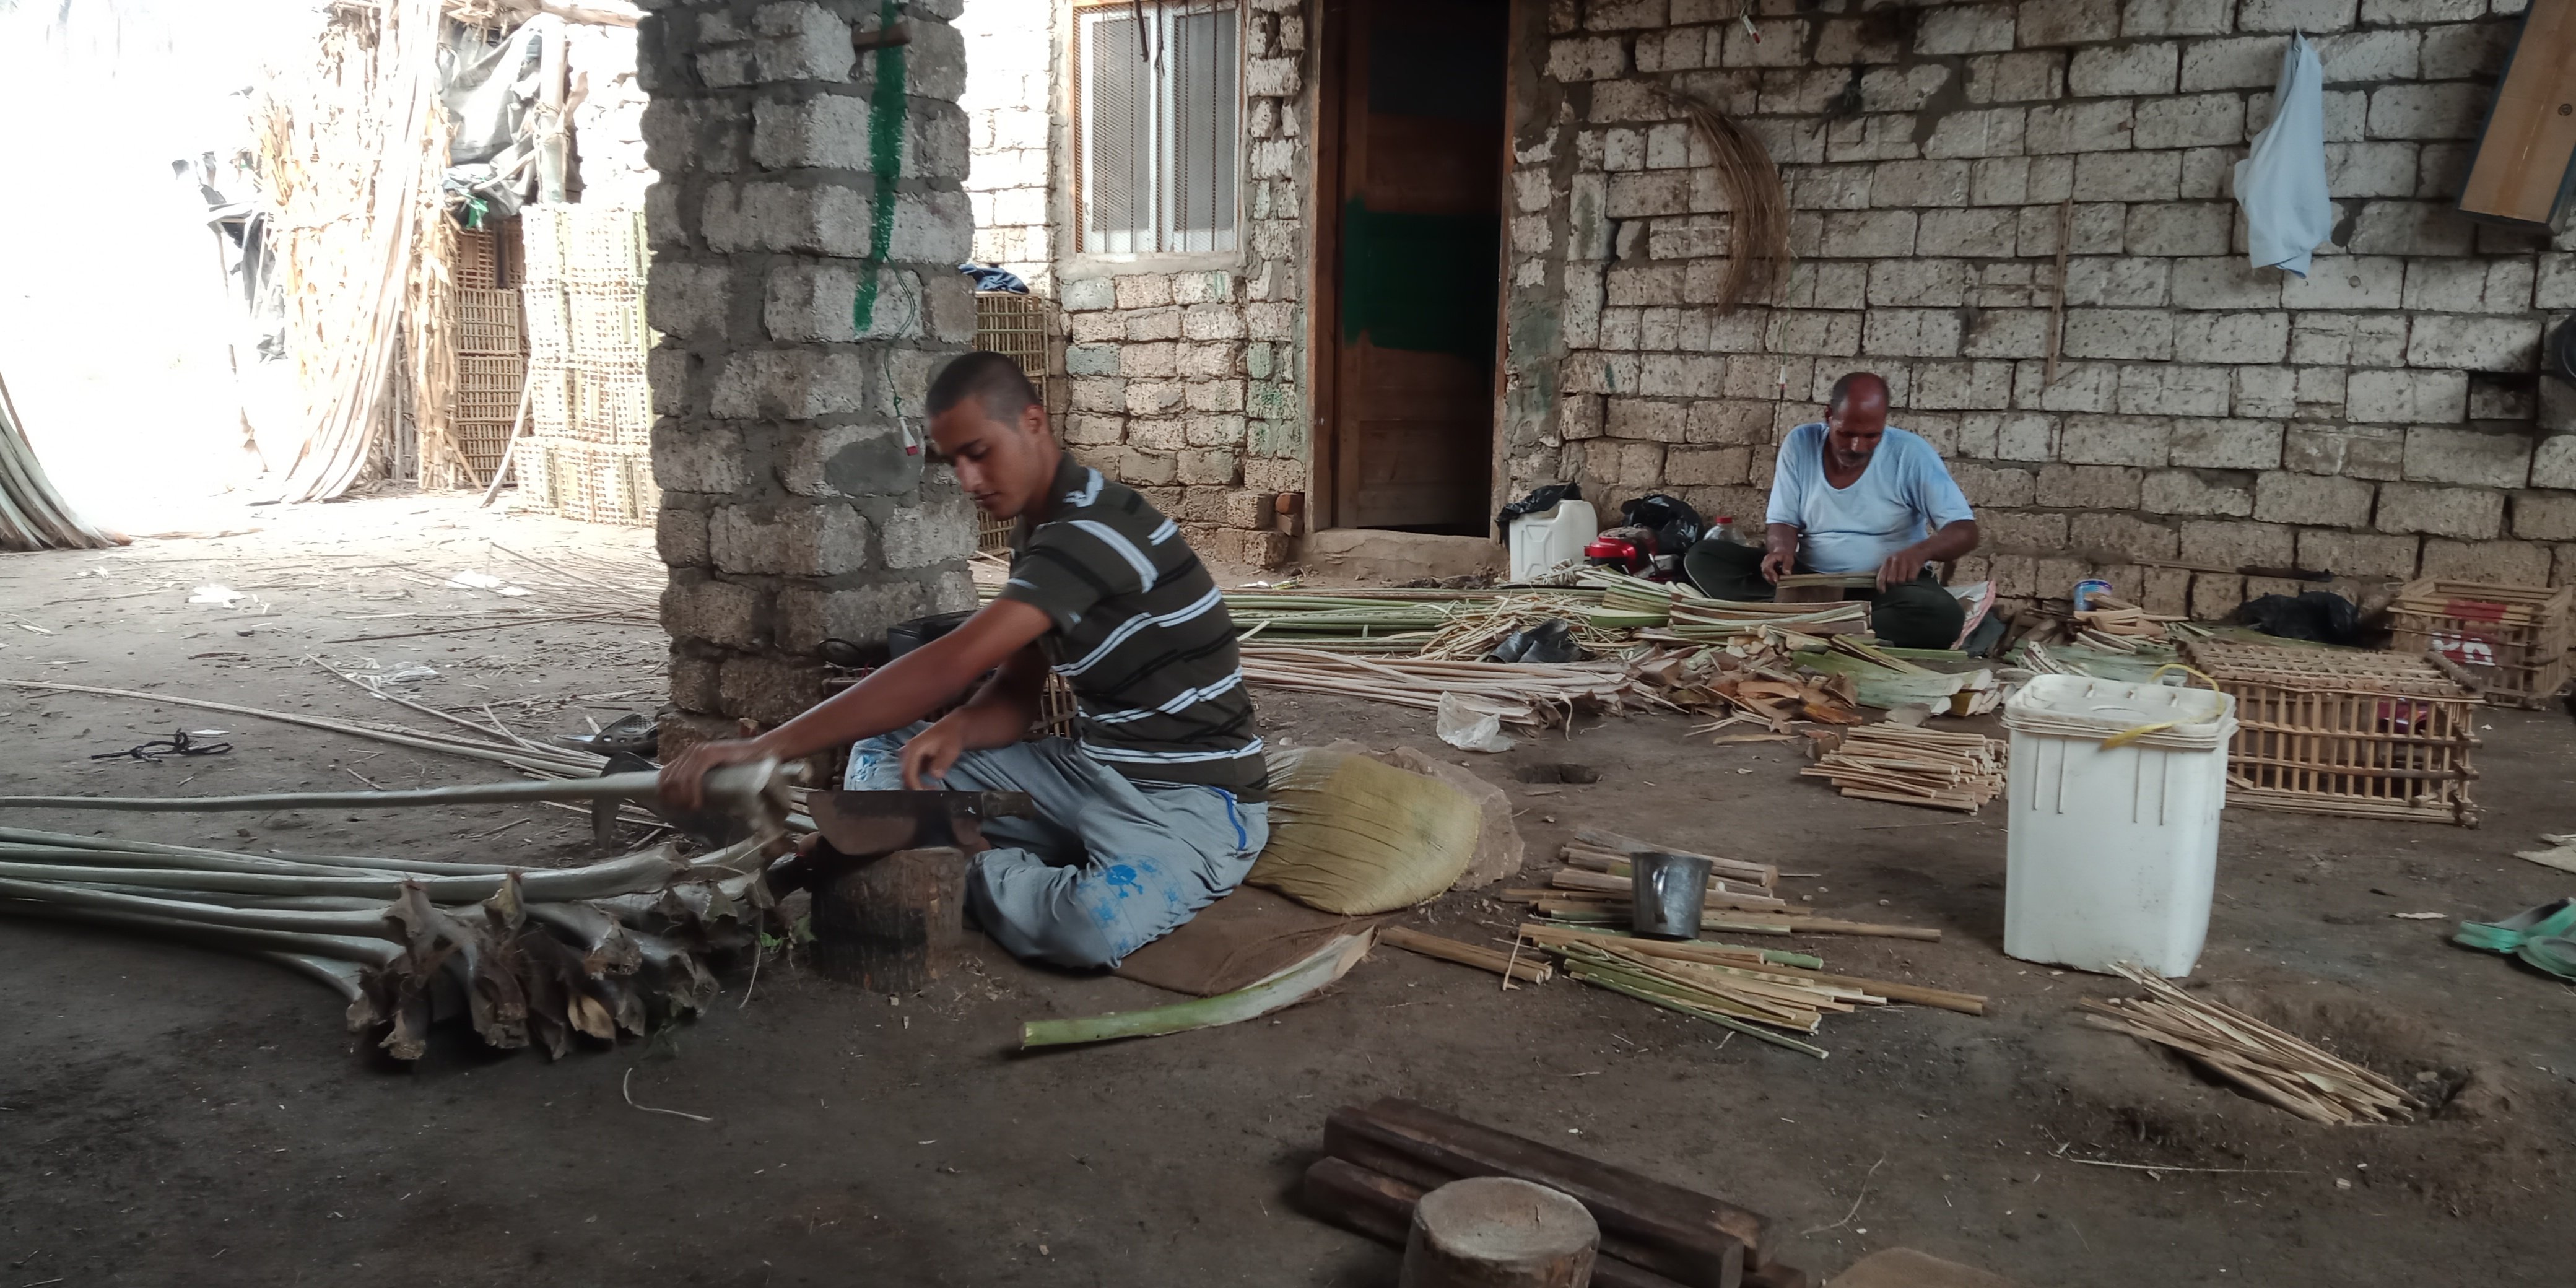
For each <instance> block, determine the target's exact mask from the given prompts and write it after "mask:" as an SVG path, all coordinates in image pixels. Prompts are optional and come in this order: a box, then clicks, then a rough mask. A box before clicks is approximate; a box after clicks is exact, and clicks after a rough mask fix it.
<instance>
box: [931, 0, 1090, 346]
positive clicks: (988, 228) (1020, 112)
mask: <svg viewBox="0 0 2576 1288" xmlns="http://www.w3.org/2000/svg"><path fill="white" fill-rule="evenodd" d="M1055 12H1056V5H1055V0H966V5H965V8H964V11H963V12H961V13H960V14H959V15H958V17H957V31H958V34H960V35H962V36H963V37H965V40H966V93H965V96H964V97H963V98H961V99H959V100H958V106H960V107H962V108H964V109H965V110H966V131H967V139H968V152H969V154H970V158H971V159H970V162H969V164H968V166H967V171H966V196H967V200H969V201H970V202H972V203H973V204H974V210H975V262H976V263H979V264H996V265H999V266H1001V267H1003V268H1007V269H1009V270H1011V271H1012V272H1014V273H1017V274H1019V275H1020V278H1021V280H1022V281H1025V282H1027V283H1028V284H1029V289H1030V290H1032V291H1034V292H1036V293H1038V294H1040V295H1051V294H1053V293H1054V291H1053V288H1054V268H1055V245H1056V243H1055V237H1054V231H1055V230H1054V216H1053V214H1052V213H1051V208H1050V205H1049V193H1050V191H1051V185H1052V184H1053V182H1054V179H1055V174H1056V170H1055V166H1054V154H1053V149H1054V148H1055V146H1056V112H1055V102H1056V93H1055V86H1056V66H1057V63H1058V60H1059V58H1060V57H1061V53H1060V51H1061V50H1062V49H1063V47H1064V46H1063V42H1061V41H1058V40H1049V39H1047V38H1046V37H1045V33H1046V32H1048V31H1049V30H1051V29H1052V28H1053V26H1054V24H1055Z"/></svg>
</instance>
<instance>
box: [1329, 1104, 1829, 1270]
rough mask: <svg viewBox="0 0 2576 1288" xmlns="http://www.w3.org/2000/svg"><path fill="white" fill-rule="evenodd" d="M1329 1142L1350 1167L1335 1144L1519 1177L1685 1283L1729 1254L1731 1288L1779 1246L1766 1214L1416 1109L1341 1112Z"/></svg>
mask: <svg viewBox="0 0 2576 1288" xmlns="http://www.w3.org/2000/svg"><path fill="white" fill-rule="evenodd" d="M1324 1134H1325V1152H1327V1153H1331V1154H1336V1155H1340V1156H1342V1157H1349V1155H1347V1154H1344V1153H1343V1151H1342V1150H1340V1149H1337V1148H1335V1144H1336V1142H1347V1141H1351V1140H1359V1141H1365V1142H1367V1143H1369V1144H1372V1145H1375V1146H1377V1147H1378V1148H1379V1149H1381V1150H1384V1151H1390V1152H1394V1153H1399V1154H1403V1155H1405V1156H1407V1157H1411V1158H1413V1159H1416V1160H1419V1161H1420V1162H1421V1163H1422V1164H1424V1165H1426V1166H1429V1167H1432V1168H1435V1169H1438V1170H1441V1171H1446V1172H1451V1173H1454V1174H1456V1175H1460V1176H1518V1177H1520V1178H1522V1179H1523V1180H1529V1181H1536V1182H1538V1183H1539V1184H1541V1185H1546V1186H1549V1187H1551V1188H1554V1189H1559V1190H1563V1191H1564V1192H1566V1193H1567V1194H1570V1195H1572V1196H1573V1197H1574V1198H1575V1200H1576V1201H1578V1202H1580V1203H1582V1204H1583V1205H1584V1206H1585V1207H1586V1208H1589V1209H1591V1211H1592V1215H1593V1217H1594V1218H1595V1219H1596V1220H1598V1221H1600V1222H1601V1228H1602V1230H1603V1232H1604V1233H1605V1234H1607V1233H1612V1232H1616V1233H1617V1234H1618V1235H1619V1236H1620V1237H1621V1238H1623V1239H1632V1240H1637V1241H1639V1242H1641V1243H1645V1244H1650V1245H1652V1246H1653V1248H1654V1249H1655V1252H1656V1255H1657V1257H1658V1258H1659V1259H1660V1260H1661V1262H1662V1264H1655V1263H1652V1262H1646V1263H1641V1264H1645V1265H1646V1266H1647V1268H1648V1269H1651V1270H1655V1271H1657V1272H1658V1273H1662V1274H1666V1275H1671V1276H1673V1277H1675V1278H1678V1279H1681V1280H1682V1281H1683V1282H1685V1283H1690V1282H1702V1281H1704V1280H1705V1279H1706V1277H1707V1276H1708V1275H1709V1274H1710V1273H1711V1272H1712V1271H1716V1270H1718V1269H1720V1268H1721V1267H1722V1266H1723V1265H1724V1263H1727V1262H1728V1261H1730V1258H1729V1257H1728V1256H1727V1254H1728V1253H1729V1252H1730V1251H1731V1252H1732V1253H1733V1256H1732V1258H1731V1261H1732V1266H1733V1268H1732V1269H1730V1270H1728V1271H1727V1272H1726V1273H1725V1275H1724V1278H1725V1280H1726V1282H1728V1283H1729V1284H1732V1283H1733V1282H1734V1281H1735V1279H1736V1278H1737V1277H1738V1276H1739V1275H1740V1273H1741V1269H1742V1261H1743V1257H1744V1254H1745V1253H1746V1251H1747V1250H1748V1249H1752V1250H1762V1251H1767V1250H1769V1249H1771V1248H1773V1247H1776V1246H1777V1238H1778V1236H1777V1233H1776V1232H1775V1231H1774V1230H1773V1229H1772V1226H1771V1222H1770V1220H1769V1218H1766V1217H1764V1216H1762V1215H1761V1214H1760V1213H1758V1212H1753V1211H1749V1210H1747V1209H1745V1208H1740V1207H1737V1206H1735V1205H1734V1204H1732V1203H1728V1202H1726V1201H1724V1200H1722V1199H1718V1198H1714V1197H1711V1196H1709V1195H1705V1194H1699V1193H1695V1192H1693V1191H1691V1190H1687V1189H1684V1188H1682V1187H1681V1186H1678V1185H1673V1184H1670V1183H1668V1182H1664V1181H1657V1180H1652V1179H1649V1178H1647V1177H1644V1176H1641V1175H1638V1174H1637V1173H1635V1172H1631V1171H1629V1170H1627V1169H1625V1168H1620V1167H1613V1166H1611V1165H1609V1164H1607V1163H1603V1162H1600V1161H1598V1160H1595V1159H1590V1158H1586V1157H1584V1156H1582V1155H1580V1154H1575V1153H1571V1152H1568V1151H1566V1150H1562V1149H1558V1148H1557V1147H1555V1146H1553V1145H1547V1144H1542V1143H1540V1142H1538V1141H1533V1140H1528V1139H1526V1138H1523V1137H1520V1136H1515V1135H1513V1134H1511V1133H1509V1132H1505V1131H1498V1130H1496V1129H1494V1128H1491V1127H1486V1126H1483V1125H1482V1124H1478V1123H1472V1122H1469V1121H1467V1120H1465V1119H1462V1118H1458V1117H1455V1116H1453V1115H1450V1114H1444V1113H1441V1112H1440V1111H1438V1110H1435V1109H1432V1108H1430V1107H1428V1106H1425V1105H1421V1104H1417V1103H1414V1102H1412V1101H1408V1100H1397V1099H1386V1100H1380V1101H1377V1102H1375V1103H1373V1104H1371V1105H1369V1106H1368V1107H1367V1108H1365V1109H1359V1108H1344V1109H1339V1110H1336V1111H1334V1112H1333V1114H1332V1115H1331V1117H1329V1118H1328V1119H1326V1121H1325V1127H1324Z"/></svg>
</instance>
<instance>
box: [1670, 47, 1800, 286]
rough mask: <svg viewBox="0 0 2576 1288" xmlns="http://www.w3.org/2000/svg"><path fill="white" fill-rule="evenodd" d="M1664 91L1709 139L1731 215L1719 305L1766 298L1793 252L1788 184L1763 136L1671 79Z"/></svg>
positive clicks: (1784, 274)
mask: <svg viewBox="0 0 2576 1288" xmlns="http://www.w3.org/2000/svg"><path fill="white" fill-rule="evenodd" d="M1664 93H1666V94H1667V95H1669V96H1671V98H1672V100H1673V102H1674V103H1675V104H1677V105H1679V106H1680V107H1681V109H1682V114H1683V115H1685V116H1687V117H1689V118H1690V123H1691V129H1692V131H1693V132H1695V133H1697V134H1698V135H1699V137H1700V140H1701V141H1702V142H1704V143H1706V144H1707V145H1708V148H1709V151H1710V152H1711V153H1712V154H1713V158H1714V159H1713V160H1712V161H1711V162H1710V164H1711V165H1713V166H1715V167H1716V170H1717V184H1718V190H1719V191H1720V192H1721V193H1723V194H1724V195H1725V198H1726V209H1727V210H1728V211H1729V212H1730V213H1732V214H1733V215H1734V216H1735V235H1734V241H1733V246H1732V250H1733V252H1734V253H1732V254H1730V255H1728V256H1727V260H1726V280H1725V281H1724V282H1723V283H1721V284H1720V286H1719V288H1718V294H1717V307H1718V311H1719V312H1721V313H1731V312H1733V311H1735V309H1736V307H1737V306H1739V305H1741V304H1743V303H1744V302H1745V301H1746V300H1755V301H1765V302H1767V301H1768V300H1770V299H1771V297H1772V296H1773V294H1774V293H1776V292H1777V291H1778V290H1779V289H1780V284H1781V283H1782V282H1783V281H1785V280H1787V278H1788V275H1789V261H1790V260H1791V259H1792V258H1794V256H1793V255H1792V254H1791V252H1790V250H1789V190H1788V189H1787V188H1786V187H1785V186H1783V185H1782V184H1781V182H1780V167H1779V166H1778V165H1776V164H1774V163H1773V162H1772V160H1771V154H1770V153H1769V152H1768V151H1766V150H1764V148H1763V146H1762V140H1760V139H1757V138H1755V137H1753V135H1752V134H1750V133H1749V132H1747V131H1746V130H1745V129H1744V127H1743V126H1740V125H1737V124H1736V123H1735V120H1734V118H1732V117H1730V116H1728V115H1727V114H1726V113H1724V112H1721V111H1719V110H1717V108H1716V107H1715V106H1714V105H1712V104H1710V103H1708V102H1706V101H1704V100H1701V99H1699V98H1696V97H1694V96H1692V95H1690V94H1687V93H1685V92H1683V91H1681V90H1679V89H1675V88H1674V87H1673V86H1671V85H1670V84H1666V85H1665V86H1664Z"/></svg>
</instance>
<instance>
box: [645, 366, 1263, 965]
mask: <svg viewBox="0 0 2576 1288" xmlns="http://www.w3.org/2000/svg"><path fill="white" fill-rule="evenodd" d="M929 403H930V417H931V420H930V432H931V437H932V439H933V441H934V442H936V444H937V445H938V448H939V452H940V455H941V456H942V457H943V458H945V459H946V460H947V461H948V462H949V463H950V464H952V465H953V466H954V467H955V468H956V471H957V481H958V483H959V485H960V486H962V487H963V488H964V489H965V491H966V493H967V494H968V495H969V496H971V497H973V498H974V501H975V504H976V505H978V506H980V507H982V508H983V510H984V512H985V513H987V514H990V515H992V516H994V517H995V518H1001V519H1017V520H1019V526H1018V529H1017V531H1016V532H1015V534H1014V536H1013V541H1012V557H1011V578H1010V581H1009V583H1008V584H1006V585H1004V586H1003V587H1002V591H1001V594H1000V596H999V597H998V598H996V599H995V600H994V601H993V602H992V603H990V604H987V605H986V606H985V607H984V609H983V610H982V611H981V612H978V613H976V614H975V615H974V617H972V618H971V619H969V620H968V621H967V622H966V623H965V624H964V625H962V626H960V627H958V628H957V629H956V630H954V631H952V632H950V633H949V634H947V635H944V636H941V637H940V638H939V639H937V640H934V641H932V642H930V643H928V644H924V645H922V646H921V647H920V648H918V649H915V650H913V651H912V652H910V653H907V654H905V655H904V656H902V657H900V658H897V659H895V660H894V661H893V662H891V663H889V664H888V665H886V666H885V667H882V668H880V669H879V670H877V671H876V672H875V673H874V674H872V675H870V676H868V678H867V679H865V680H863V681H861V682H860V683H858V684H856V685H853V686H851V687H850V688H849V689H847V690H844V691H843V692H841V693H839V694H837V695H835V696H834V697H832V698H830V699H829V700H827V701H825V702H824V703H822V704H821V705H820V706H817V707H815V708H814V709H813V710H811V711H808V712H806V713H805V714H803V715H801V716H798V717H796V718H795V719H793V720H790V721H788V722H787V723H786V724H783V725H780V726H779V727H778V728H776V729H773V730H771V731H769V732H768V733H765V734H762V735H760V736H759V737H756V738H748V739H742V740H738V741H722V742H708V743H701V744H699V745H698V746H695V747H692V748H690V749H688V750H687V751H685V752H683V753H681V754H680V755H679V756H678V757H676V758H674V759H673V760H672V762H671V763H670V765H669V766H668V767H666V768H665V769H664V770H663V771H662V777H663V781H664V784H665V786H664V788H663V790H664V793H665V794H666V796H668V797H669V798H670V799H671V800H672V803H674V804H676V805H679V806H681V807H683V808H693V807H695V805H696V803H697V800H696V797H697V795H698V793H699V790H700V787H701V785H702V780H703V779H704V777H705V775H706V772H707V771H708V770H710V769H713V768H715V767H716V766H718V765H723V764H732V763H737V762H741V761H750V760H760V759H777V760H782V761H784V760H794V759H798V758H801V757H804V756H810V755H812V754H814V753H816V752H819V751H822V750H825V749H827V748H830V747H834V746H839V745H843V744H853V745H852V746H851V749H850V767H849V772H848V774H847V775H846V777H845V778H844V780H843V783H842V785H843V786H844V787H846V788H849V789H851V790H871V789H882V788H893V787H909V788H915V789H918V788H922V787H925V786H939V787H946V788H950V789H953V790H958V791H1020V792H1026V793H1028V794H1029V795H1030V796H1031V797H1032V798H1033V799H1034V800H1035V802H1036V805H1037V815H1038V816H1037V817H1035V818H1010V819H994V820H990V821H987V822H985V823H983V824H982V831H983V833H984V836H985V838H986V840H988V841H989V842H991V843H992V845H993V847H994V848H992V849H989V850H986V851H984V852H983V853H981V854H979V855H976V856H975V857H974V858H973V859H972V860H971V861H970V865H969V868H968V871H967V879H966V895H967V906H968V908H969V909H970V910H971V911H972V912H973V914H974V916H975V919H976V920H977V921H978V922H979V923H980V924H981V925H982V926H983V928H984V930H985V931H986V933H988V934H990V935H992V936H993V938H994V939H996V940H998V941H1000V943H1001V944H1002V946H1003V947H1005V948H1008V949H1009V950H1010V951H1011V952H1013V953H1014V954H1017V955H1019V956H1022V957H1031V958H1036V959H1038V960H1041V961H1047V962H1053V963H1056V964H1058V965H1062V966H1080V967H1088V966H1115V965H1117V964H1118V963H1119V961H1120V960H1122V959H1124V958H1125V957H1126V956H1127V954H1129V953H1131V952H1134V951H1135V950H1136V949H1138V948H1139V947H1142V946H1143V945H1145V944H1147V943H1149V942H1151V941H1153V940H1155V939H1157V938H1160V937H1161V936H1163V935H1165V934H1168V933H1169V932H1170V931H1171V930H1172V929H1173V928H1174V927H1176V926H1178V925H1180V924H1181V923H1182V922H1185V921H1187V920H1189V919H1190V917H1191V916H1192V915H1194V914H1196V913H1197V912H1198V911H1199V910H1200V909H1201V908H1204V907H1206V906H1207V905H1209V904H1210V903H1213V902H1215V901H1216V900H1217V899H1218V898H1219V897H1220V896H1223V895H1224V894H1226V893H1227V892H1229V891H1231V890H1233V889H1234V887H1235V885H1236V884H1237V883H1239V882H1240V881H1242V880H1243V875H1244V873H1245V872H1246V871H1248V870H1250V869H1251V867H1252V861H1253V859H1254V857H1255V856H1257V855H1258V854H1259V853H1260V852H1261V847H1262V844H1263V842H1265V841H1266V840H1267V839H1268V838H1269V834H1270V827H1269V821H1268V814H1269V806H1268V804H1267V801H1268V798H1269V797H1268V790H1267V786H1266V784H1267V771H1266V768H1265V765H1264V762H1263V758H1262V748H1261V736H1260V731H1259V730H1258V728H1257V727H1256V726H1255V724H1254V721H1253V712H1252V700H1251V697H1250V695H1249V694H1247V693H1246V692H1245V690H1244V682H1243V669H1242V666H1241V664H1240V662H1239V661H1238V659H1237V656H1236V652H1235V644H1234V621H1233V618H1232V617H1231V616H1230V615H1228V613H1227V612H1226V608H1225V600H1224V598H1223V597H1222V596H1221V595H1220V594H1219V593H1218V591H1217V588H1216V582H1215V580H1214V579H1213V578H1211V577H1210V576H1209V575H1208V571H1207V569H1206V568H1205V567H1204V566H1202V565H1201V564H1200V563H1199V560H1198V556H1197V555H1195V554H1193V553H1191V551H1190V548H1189V545H1188V543H1186V542H1184V541H1183V540H1181V536H1180V528H1179V526H1178V525H1176V524H1174V523H1173V522H1172V521H1171V520H1170V519H1167V518H1165V517H1163V515H1162V514H1161V513H1159V512H1158V511H1156V510H1155V509H1154V507H1153V506H1151V505H1148V504H1147V503H1146V502H1145V499H1144V498H1143V497H1141V496H1138V495H1137V494H1136V493H1135V492H1134V491H1132V490H1130V489H1128V488H1126V487H1124V486H1122V485H1120V484H1117V483H1113V482H1110V481H1109V480H1107V479H1105V478H1102V477H1101V475H1100V471H1098V470H1094V469H1089V468H1086V467H1084V466H1081V465H1078V464H1075V463H1074V461H1073V460H1072V458H1070V457H1068V456H1066V455H1065V453H1064V449H1063V448H1062V447H1060V446H1059V445H1058V444H1057V443H1056V441H1055V436H1054V434H1053V432H1052V430H1051V429H1050V427H1049V426H1048V423H1047V414H1046V409H1045V408H1044V407H1042V406H1040V405H1039V403H1038V397H1037V391H1036V390H1035V389H1033V388H1032V387H1031V386H1030V384H1029V381H1028V378H1027V377H1026V376H1024V375H1022V374H1021V373H1020V369H1019V367H1018V365H1017V364H1016V363H1014V362H1013V361H1012V360H1011V359H1008V358H1005V357H1003V356H1001V355H999V354H993V353H969V354H966V355H964V356H962V357H959V358H957V359H956V360H955V361H952V362H950V363H949V364H948V366H947V367H946V368H944V369H942V370H941V371H940V373H939V375H938V376H937V377H936V378H935V379H934V380H932V382H931V385H930V399H929ZM1050 667H1052V668H1053V669H1054V671H1055V673H1056V674H1058V675H1061V676H1063V677H1064V678H1065V681H1066V682H1067V683H1068V684H1070V685H1071V686H1072V688H1073V692H1074V696H1075V698H1076V699H1078V704H1079V707H1080V710H1079V712H1078V714H1077V717H1076V721H1075V725H1076V732H1075V736H1074V737H1072V738H1047V739H1043V740H1038V741H1024V740H1023V739H1024V737H1025V735H1026V734H1027V733H1028V730H1029V726H1030V724H1031V723H1032V722H1034V721H1035V719H1036V718H1037V714H1038V698H1039V694H1040V692H1041V690H1042V688H1043V686H1044V684H1045V681H1046V676H1047V671H1048V668H1050ZM996 668H999V669H998V670H996ZM988 671H989V672H993V674H992V678H991V679H989V680H986V681H985V682H984V683H983V684H982V686H981V687H980V688H977V689H975V692H974V694H973V696H972V697H970V698H968V699H967V701H966V703H965V705H963V706H960V707H958V708H957V709H956V710H954V711H952V712H950V713H948V714H947V715H945V716H942V717H940V718H939V720H938V721H936V722H934V723H931V724H928V725H922V724H918V723H917V722H918V721H920V720H921V719H922V717H924V716H926V715H928V714H929V713H930V712H932V711H936V710H938V709H939V708H940V707H942V706H945V705H947V704H948V703H949V702H950V701H952V700H954V699H955V698H956V697H957V696H958V695H959V694H962V693H964V692H966V690H967V689H968V687H969V686H971V685H974V684H975V683H976V681H977V680H978V678H979V677H982V676H983V675H985V673H986V672H988Z"/></svg>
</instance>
